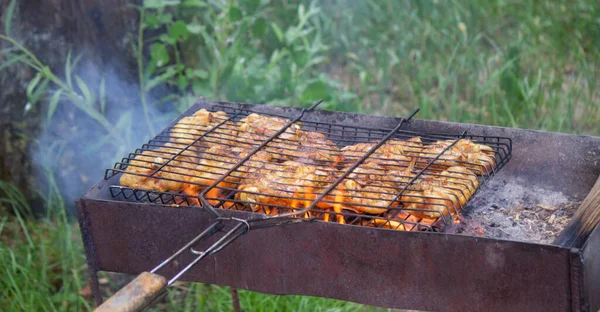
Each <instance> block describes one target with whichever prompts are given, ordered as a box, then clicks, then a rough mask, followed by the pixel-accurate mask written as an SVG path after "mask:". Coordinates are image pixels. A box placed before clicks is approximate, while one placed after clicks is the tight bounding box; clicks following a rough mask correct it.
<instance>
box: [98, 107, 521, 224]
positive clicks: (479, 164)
mask: <svg viewBox="0 0 600 312" xmlns="http://www.w3.org/2000/svg"><path fill="white" fill-rule="evenodd" d="M318 103H320V102H318ZM318 103H316V104H315V105H313V107H311V108H309V109H305V110H303V111H302V112H301V113H300V114H299V115H297V116H283V115H279V114H275V113H260V115H257V114H256V113H255V112H254V111H252V110H251V109H248V108H245V107H244V106H243V105H237V104H230V103H226V102H219V103H218V104H217V105H215V106H213V108H212V109H211V111H210V112H209V111H206V110H201V111H198V112H197V113H195V114H194V115H193V116H184V117H183V118H182V119H181V120H179V122H177V123H176V124H174V125H173V126H171V127H168V128H166V129H165V130H164V131H163V132H161V133H160V134H158V135H157V136H156V137H154V138H153V139H151V140H150V141H149V142H148V143H147V144H144V145H143V146H142V147H141V148H140V149H137V150H136V151H135V152H134V153H131V154H129V155H128V157H125V158H123V159H122V160H121V161H120V162H118V163H116V164H115V166H114V168H111V169H107V170H106V172H105V179H107V180H108V179H111V178H113V177H115V176H117V175H118V176H120V184H119V185H111V186H110V192H111V195H112V196H113V198H115V199H126V200H135V201H140V202H149V203H155V204H161V205H168V206H175V207H194V206H200V207H204V208H207V209H209V210H210V211H211V212H213V214H215V216H218V215H219V213H218V211H217V209H220V208H222V209H233V210H243V211H251V212H255V213H260V214H264V215H271V216H285V217H293V218H310V219H318V220H322V221H326V222H338V223H343V224H352V225H362V226H373V227H381V228H390V229H396V230H407V231H415V230H430V231H431V230H434V231H437V230H440V229H441V228H443V226H444V225H445V224H449V223H452V221H453V217H454V216H456V215H457V214H458V213H459V212H460V210H461V209H463V208H464V206H465V205H466V204H467V203H468V201H469V199H470V198H472V197H473V196H474V195H475V194H476V193H477V192H478V191H479V190H480V189H481V187H482V186H483V185H484V184H485V183H487V181H489V179H491V178H492V177H493V176H494V175H495V174H496V173H497V172H498V171H499V170H500V169H501V168H502V167H503V166H504V165H505V164H506V163H507V162H508V161H509V160H510V157H511V151H512V142H511V140H510V139H509V138H503V137H495V136H477V135H471V134H467V133H461V134H447V133H421V132H413V131H407V130H402V127H403V126H404V124H405V123H407V122H410V119H411V118H412V117H413V116H414V114H416V112H417V111H415V112H413V114H411V115H410V116H408V117H406V118H403V119H402V120H401V122H400V123H399V124H398V126H397V127H395V128H394V129H381V128H368V127H359V126H351V125H338V124H335V123H329V122H315V121H308V120H305V119H307V118H305V115H306V113H308V112H310V111H311V110H312V109H313V108H314V107H315V106H316V105H318Z"/></svg>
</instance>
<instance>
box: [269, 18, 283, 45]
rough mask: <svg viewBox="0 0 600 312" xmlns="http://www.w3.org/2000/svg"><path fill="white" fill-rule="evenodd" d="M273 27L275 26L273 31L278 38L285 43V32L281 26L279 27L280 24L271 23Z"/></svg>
mask: <svg viewBox="0 0 600 312" xmlns="http://www.w3.org/2000/svg"><path fill="white" fill-rule="evenodd" d="M271 28H273V31H274V32H275V36H276V37H277V40H279V42H281V43H284V41H283V40H284V37H283V32H282V31H281V28H279V26H277V24H275V23H271Z"/></svg>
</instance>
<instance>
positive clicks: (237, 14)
mask: <svg viewBox="0 0 600 312" xmlns="http://www.w3.org/2000/svg"><path fill="white" fill-rule="evenodd" d="M242 17H243V13H242V10H240V9H238V8H236V7H234V6H232V7H230V8H229V19H231V21H232V22H237V21H239V20H241V19H242Z"/></svg>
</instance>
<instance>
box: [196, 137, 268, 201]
mask: <svg viewBox="0 0 600 312" xmlns="http://www.w3.org/2000/svg"><path fill="white" fill-rule="evenodd" d="M246 156H247V153H242V154H238V153H236V152H234V151H232V150H231V149H230V148H228V147H226V146H218V145H217V146H213V147H211V148H209V149H208V150H206V151H204V152H203V154H202V157H201V158H200V159H199V161H198V164H197V165H196V166H193V167H192V168H189V169H190V171H189V174H190V175H191V176H190V177H188V179H187V182H188V184H187V185H186V186H185V191H186V193H188V194H192V195H197V194H199V193H200V192H201V191H202V190H203V189H205V188H206V187H208V186H209V185H212V184H213V183H214V182H215V181H217V180H218V179H220V178H221V177H222V176H223V175H225V174H226V173H227V172H228V171H229V170H230V169H232V168H233V167H234V166H235V165H236V164H237V163H238V162H239V161H240V160H241V159H242V158H244V157H246ZM270 160H271V154H269V153H267V152H264V151H259V152H257V153H256V154H254V155H252V156H251V157H250V159H248V160H247V161H246V162H245V163H244V164H243V165H242V166H240V167H239V168H237V169H236V170H234V171H233V172H231V173H230V174H229V176H227V177H226V178H225V179H223V181H222V182H220V183H219V184H217V185H216V186H215V187H214V189H213V190H211V191H210V194H207V195H208V196H207V198H208V197H211V198H213V199H215V198H223V197H224V196H226V195H227V193H229V192H230V191H231V190H230V189H235V188H237V186H238V185H239V184H240V182H241V180H243V179H245V178H247V177H248V175H251V174H253V173H255V172H258V171H259V170H264V168H269V167H268V164H269V161H270Z"/></svg>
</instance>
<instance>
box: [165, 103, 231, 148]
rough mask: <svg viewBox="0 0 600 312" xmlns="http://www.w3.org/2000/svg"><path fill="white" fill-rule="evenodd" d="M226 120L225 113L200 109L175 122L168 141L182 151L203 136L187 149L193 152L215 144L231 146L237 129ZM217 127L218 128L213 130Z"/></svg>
mask: <svg viewBox="0 0 600 312" xmlns="http://www.w3.org/2000/svg"><path fill="white" fill-rule="evenodd" d="M228 118H229V117H228V116H227V113H225V112H221V111H219V112H209V111H207V110H205V109H201V110H199V111H197V112H195V113H194V115H192V116H187V117H183V118H182V119H181V120H180V121H179V122H177V123H176V124H175V125H174V126H173V128H172V129H171V131H170V136H171V139H170V140H171V142H173V143H175V144H177V146H178V147H179V148H181V149H183V148H185V147H186V146H187V145H189V144H192V143H194V141H195V140H196V139H199V138H200V137H202V136H203V135H204V137H203V138H202V139H201V140H200V141H199V142H196V143H194V145H193V146H192V147H190V148H189V150H194V151H199V150H201V149H202V148H203V147H206V146H209V147H210V146H212V145H215V144H223V145H228V144H231V141H232V140H235V137H236V135H237V129H236V128H235V126H234V124H233V122H232V121H228V120H227V119H228ZM221 123H223V124H221ZM217 126H219V127H218V128H217V129H214V130H213V128H215V127H217ZM211 130H212V131H211ZM207 132H208V133H207Z"/></svg>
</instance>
